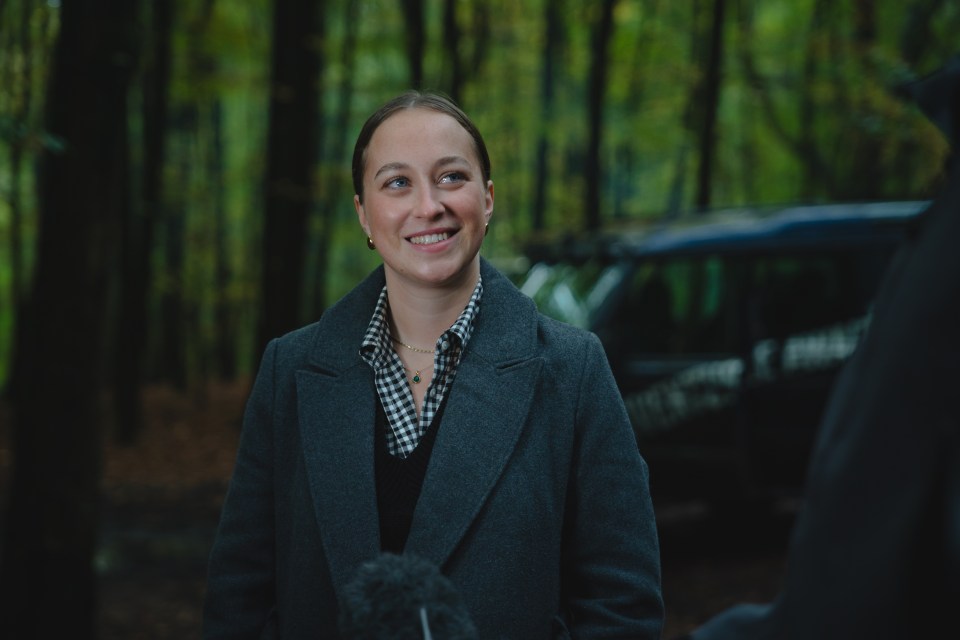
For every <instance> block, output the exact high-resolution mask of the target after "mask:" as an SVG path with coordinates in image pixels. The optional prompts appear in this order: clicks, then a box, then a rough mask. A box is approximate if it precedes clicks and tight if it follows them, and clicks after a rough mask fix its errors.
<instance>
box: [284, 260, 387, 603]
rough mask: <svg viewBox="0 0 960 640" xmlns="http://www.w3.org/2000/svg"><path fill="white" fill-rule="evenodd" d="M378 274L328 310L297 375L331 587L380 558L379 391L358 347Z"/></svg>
mask: <svg viewBox="0 0 960 640" xmlns="http://www.w3.org/2000/svg"><path fill="white" fill-rule="evenodd" d="M383 282H384V279H383V269H382V268H380V269H377V270H375V271H374V272H373V273H372V274H371V275H370V276H369V277H368V278H367V279H366V280H364V281H363V282H362V283H361V284H360V285H358V286H357V288H356V289H354V291H352V292H351V293H350V294H348V295H347V296H346V297H344V298H343V299H342V300H341V301H340V302H339V303H337V304H336V305H334V306H333V307H331V308H330V309H328V310H327V312H326V313H325V314H324V315H323V317H321V319H320V321H319V324H320V326H319V327H318V330H317V332H316V336H317V338H316V343H315V344H314V345H313V348H312V351H311V355H310V368H309V369H304V370H301V371H298V372H297V397H298V407H297V409H298V412H299V422H300V433H301V442H302V447H303V453H304V457H305V464H306V469H307V475H308V481H309V484H310V492H311V496H312V499H313V504H314V509H315V511H316V518H317V523H318V525H319V527H320V535H321V537H322V540H323V547H324V551H325V553H326V556H327V561H328V564H329V569H330V575H331V577H332V579H333V583H334V587H335V588H336V589H337V591H338V592H339V590H340V588H342V586H343V585H344V584H345V583H346V582H347V581H349V580H350V579H351V578H353V576H354V574H355V573H356V571H357V569H358V568H359V566H360V564H362V563H363V562H366V561H368V560H372V559H374V558H376V557H377V555H378V554H379V553H380V524H379V516H378V513H377V490H376V482H375V475H374V467H373V465H374V453H373V425H374V420H375V417H376V416H375V411H376V405H375V403H376V402H378V400H377V393H376V389H375V387H374V383H373V374H372V372H371V370H370V368H369V367H368V366H367V364H366V363H364V362H363V360H361V358H360V356H359V354H358V349H359V347H360V343H361V342H362V340H363V334H364V332H365V331H366V328H367V325H368V323H369V322H370V314H372V313H373V308H374V305H375V304H376V299H377V296H378V295H379V293H380V290H381V289H382V287H383Z"/></svg>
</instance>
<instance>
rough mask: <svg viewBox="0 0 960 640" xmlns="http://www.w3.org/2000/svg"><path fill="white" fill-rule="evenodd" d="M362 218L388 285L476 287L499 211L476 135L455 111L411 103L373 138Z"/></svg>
mask: <svg viewBox="0 0 960 640" xmlns="http://www.w3.org/2000/svg"><path fill="white" fill-rule="evenodd" d="M354 206H355V207H356V210H357V216H358V218H359V219H360V225H361V226H362V227H363V229H364V231H365V232H366V233H367V235H368V236H369V237H370V238H372V239H373V241H374V243H375V244H376V247H377V251H379V252H380V256H381V257H382V258H383V263H384V267H385V269H386V271H387V280H388V286H389V283H390V282H391V281H396V280H397V279H401V280H403V281H404V282H405V283H407V284H409V285H414V286H429V287H442V288H449V287H460V286H462V287H471V288H472V287H473V285H474V284H476V277H477V274H478V273H479V258H478V257H477V256H478V253H479V251H480V245H481V244H482V243H483V236H484V231H485V228H486V224H487V221H488V220H489V219H490V215H491V214H492V213H493V182H491V181H486V182H484V180H483V174H482V172H481V169H480V162H479V160H478V158H477V154H476V151H475V147H474V144H473V139H472V138H471V137H470V134H468V133H467V131H466V130H465V129H464V128H463V127H461V126H460V124H459V123H458V122H457V121H456V120H454V119H453V118H452V117H450V116H448V115H446V114H444V113H440V112H439V111H434V110H432V109H426V108H413V109H404V110H401V111H398V112H396V113H395V114H393V115H391V116H390V117H389V118H387V119H386V120H384V121H383V123H382V124H381V125H380V126H379V127H378V128H377V130H376V131H375V132H374V134H373V136H372V137H371V138H370V144H369V145H368V146H367V150H366V162H365V166H364V170H363V202H362V203H361V202H360V198H359V196H354Z"/></svg>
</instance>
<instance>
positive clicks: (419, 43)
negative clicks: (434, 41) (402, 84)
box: [400, 0, 426, 89]
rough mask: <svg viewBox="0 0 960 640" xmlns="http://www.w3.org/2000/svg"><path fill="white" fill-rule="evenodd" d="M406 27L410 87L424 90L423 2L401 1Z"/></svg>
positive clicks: (420, 0) (424, 40) (418, 0)
mask: <svg viewBox="0 0 960 640" xmlns="http://www.w3.org/2000/svg"><path fill="white" fill-rule="evenodd" d="M400 8H401V10H402V12H403V20H404V24H405V26H406V29H405V34H406V44H407V61H408V63H409V65H410V86H411V87H413V88H414V89H421V88H423V56H424V51H425V49H426V47H425V46H424V43H425V42H426V29H425V27H424V11H423V0H400Z"/></svg>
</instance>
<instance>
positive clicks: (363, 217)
mask: <svg viewBox="0 0 960 640" xmlns="http://www.w3.org/2000/svg"><path fill="white" fill-rule="evenodd" d="M353 208H354V209H356V211H357V220H358V221H359V222H360V226H361V227H363V232H364V233H365V234H367V237H369V236H370V228H369V227H368V226H367V212H366V211H364V209H363V203H362V202H360V195H359V194H354V196H353Z"/></svg>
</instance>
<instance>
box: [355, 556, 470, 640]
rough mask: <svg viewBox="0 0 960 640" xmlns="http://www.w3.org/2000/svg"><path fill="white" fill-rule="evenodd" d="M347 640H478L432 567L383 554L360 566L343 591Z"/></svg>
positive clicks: (450, 587) (452, 589)
mask: <svg viewBox="0 0 960 640" xmlns="http://www.w3.org/2000/svg"><path fill="white" fill-rule="evenodd" d="M339 624H340V633H341V634H342V636H343V638H345V639H346V640H387V639H390V640H478V639H479V637H480V636H479V635H478V634H477V629H476V627H475V626H474V624H473V620H472V619H471V618H470V614H469V613H468V612H467V609H466V607H465V606H464V604H463V600H462V598H461V597H460V593H459V592H458V591H457V589H456V587H454V586H453V583H452V582H450V580H448V579H447V578H446V577H445V576H443V575H442V574H441V573H440V570H439V569H438V568H437V566H436V565H434V564H433V563H432V562H430V561H428V560H426V559H424V558H421V557H418V556H415V555H411V554H404V555H397V554H394V553H384V554H382V555H381V556H380V557H378V558H377V559H375V560H371V561H370V562H366V563H364V564H362V565H361V566H360V568H359V570H358V571H357V573H356V575H355V576H354V577H353V578H352V579H351V580H350V581H349V582H348V583H347V584H346V585H344V589H343V601H342V607H341V609H340V620H339Z"/></svg>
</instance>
